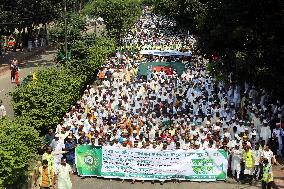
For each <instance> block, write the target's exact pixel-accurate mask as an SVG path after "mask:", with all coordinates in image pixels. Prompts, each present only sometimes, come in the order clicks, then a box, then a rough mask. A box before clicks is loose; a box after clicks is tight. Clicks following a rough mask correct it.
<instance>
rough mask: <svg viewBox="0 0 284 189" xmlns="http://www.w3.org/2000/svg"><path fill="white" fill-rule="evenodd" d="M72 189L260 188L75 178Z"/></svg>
mask: <svg viewBox="0 0 284 189" xmlns="http://www.w3.org/2000/svg"><path fill="white" fill-rule="evenodd" d="M74 180H75V182H74V187H73V189H89V188H103V189H130V188H131V189H144V188H151V189H188V188H190V189H206V188H208V189H256V188H260V185H259V184H258V185H257V186H250V185H238V184H237V183H235V182H234V183H225V182H221V181H220V182H212V183H198V182H182V183H173V182H166V183H165V184H164V185H160V183H159V182H157V183H155V184H151V182H145V183H144V184H142V183H141V182H136V183H135V184H131V183H130V182H129V181H125V182H124V183H121V181H117V180H112V181H109V179H96V178H86V179H81V178H78V177H75V179H74Z"/></svg>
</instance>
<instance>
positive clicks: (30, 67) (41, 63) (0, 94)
mask: <svg viewBox="0 0 284 189" xmlns="http://www.w3.org/2000/svg"><path fill="white" fill-rule="evenodd" d="M55 53H56V51H55V50H47V51H46V52H45V53H43V54H41V55H36V56H34V57H32V58H31V59H29V60H27V61H25V62H23V63H20V78H21V79H23V78H25V77H27V76H28V75H30V74H31V73H32V72H33V71H35V70H38V69H39V70H40V69H44V68H45V67H48V66H51V65H53V64H54V62H53V60H54V56H55ZM14 88H15V84H14V83H11V81H10V71H9V70H8V71H5V72H1V73H0V99H1V100H2V101H3V104H4V106H5V107H6V111H7V114H8V117H9V118H13V117H14V113H13V108H12V105H11V97H10V96H9V92H11V91H12V90H13V89H14Z"/></svg>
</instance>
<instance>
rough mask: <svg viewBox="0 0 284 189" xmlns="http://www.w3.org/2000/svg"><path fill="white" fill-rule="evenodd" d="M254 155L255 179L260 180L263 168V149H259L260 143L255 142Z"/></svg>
mask: <svg viewBox="0 0 284 189" xmlns="http://www.w3.org/2000/svg"><path fill="white" fill-rule="evenodd" d="M252 153H253V157H254V179H255V180H258V179H259V178H260V168H261V162H260V160H261V154H262V150H261V149H259V143H256V144H255V148H254V150H253V151H252Z"/></svg>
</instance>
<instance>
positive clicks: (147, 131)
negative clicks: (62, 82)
mask: <svg viewBox="0 0 284 189" xmlns="http://www.w3.org/2000/svg"><path fill="white" fill-rule="evenodd" d="M172 25H174V23H173V22H171V21H168V20H166V19H164V18H162V17H158V16H156V15H153V14H152V13H150V12H149V11H148V10H147V9H145V10H144V14H143V16H142V17H141V19H140V20H139V21H138V22H137V23H136V24H135V27H134V28H133V29H131V30H130V31H129V33H128V35H126V37H125V38H124V39H122V41H123V43H124V44H125V45H124V48H123V50H117V52H116V54H115V56H114V57H111V58H109V59H108V60H107V61H106V64H105V65H104V68H103V69H102V70H101V71H100V72H99V74H98V81H99V82H98V84H97V85H94V86H87V89H86V90H85V91H84V94H83V97H82V99H81V100H80V101H78V102H77V103H76V104H75V105H74V106H73V107H72V108H71V109H70V111H69V112H68V113H66V115H65V116H64V118H63V119H62V122H61V123H60V124H59V125H58V126H57V128H56V130H55V131H52V130H50V132H49V133H48V134H47V135H46V137H45V144H46V146H47V148H46V149H47V150H46V153H45V154H44V155H43V159H45V160H47V161H48V164H49V165H50V166H54V167H55V169H58V167H60V169H62V168H61V166H60V165H61V158H62V157H64V158H66V162H67V163H68V164H69V165H70V166H71V168H72V170H73V172H74V173H75V172H76V166H75V148H76V146H77V145H82V144H85V145H95V146H115V147H118V148H125V149H127V148H141V149H159V150H176V149H184V150H188V149H209V148H213V149H225V150H226V151H228V153H229V159H228V161H229V167H228V174H230V173H231V175H232V176H233V177H234V178H235V179H237V181H240V180H242V181H248V182H252V180H253V179H256V180H258V179H262V181H263V185H264V187H269V186H270V184H271V181H272V179H273V176H272V169H271V166H272V165H273V164H274V163H276V156H279V157H280V156H283V137H284V132H283V129H282V127H281V118H283V107H284V106H283V105H282V104H281V103H280V102H279V101H277V100H274V99H273V98H272V97H270V96H269V94H268V93H267V92H266V91H265V90H263V89H257V88H256V87H255V86H253V85H250V84H246V85H245V86H244V87H242V86H240V85H238V84H236V83H234V82H231V83H223V82H217V81H216V80H215V79H214V78H213V77H212V76H210V75H209V73H207V71H206V61H204V60H203V58H201V57H200V56H197V55H194V54H193V57H191V58H188V57H183V56H170V57H168V56H155V55H147V56H144V55H141V54H139V52H140V50H144V49H146V50H175V51H181V52H188V51H193V52H194V43H196V40H195V39H194V37H193V36H190V35H187V34H186V35H185V34H182V33H179V32H178V31H175V30H173V29H171V28H170V26H172ZM153 61H158V62H177V61H178V62H183V64H184V65H185V71H184V72H183V74H181V75H178V74H177V72H176V71H175V70H174V71H173V73H172V74H167V73H165V72H164V71H163V69H162V70H161V71H159V72H157V71H155V70H152V69H149V70H148V76H147V77H143V76H141V75H140V74H139V65H140V64H147V62H153ZM45 163H46V162H45Z"/></svg>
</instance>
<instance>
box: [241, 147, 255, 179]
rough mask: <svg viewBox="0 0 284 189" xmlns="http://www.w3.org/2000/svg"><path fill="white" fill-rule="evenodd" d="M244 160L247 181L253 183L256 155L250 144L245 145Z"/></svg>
mask: <svg viewBox="0 0 284 189" xmlns="http://www.w3.org/2000/svg"><path fill="white" fill-rule="evenodd" d="M243 161H244V163H245V170H244V175H245V178H246V179H245V181H249V183H250V184H252V179H253V177H252V176H253V172H254V157H253V153H252V150H251V147H250V146H249V145H246V146H244V153H243Z"/></svg>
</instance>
